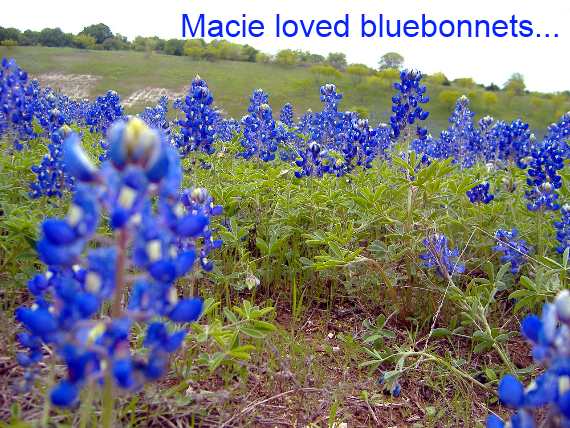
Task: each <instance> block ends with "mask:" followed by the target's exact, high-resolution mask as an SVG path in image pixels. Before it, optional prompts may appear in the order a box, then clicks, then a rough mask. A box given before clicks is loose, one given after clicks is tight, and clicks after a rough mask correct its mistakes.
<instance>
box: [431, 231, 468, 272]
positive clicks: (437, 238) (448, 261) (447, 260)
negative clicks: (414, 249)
mask: <svg viewBox="0 0 570 428" xmlns="http://www.w3.org/2000/svg"><path fill="white" fill-rule="evenodd" d="M424 246H425V247H426V249H427V252H425V253H423V254H421V255H420V259H422V260H423V261H424V263H423V265H424V267H426V268H436V272H437V274H438V275H439V276H441V277H442V278H445V279H449V278H451V277H452V276H453V275H455V274H457V273H463V272H464V271H465V265H463V264H462V263H460V262H459V250H458V249H457V248H454V249H453V250H450V249H449V244H448V242H447V237H446V236H445V235H443V234H441V233H436V234H434V235H432V236H430V237H428V238H426V239H425V240H424Z"/></svg>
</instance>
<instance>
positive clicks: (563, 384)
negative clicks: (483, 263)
mask: <svg viewBox="0 0 570 428" xmlns="http://www.w3.org/2000/svg"><path fill="white" fill-rule="evenodd" d="M521 332H522V335H523V336H524V337H525V338H526V339H527V340H528V341H529V342H530V343H531V345H532V355H533V358H534V360H535V362H537V363H538V364H540V365H542V366H543V367H544V369H545V371H544V372H543V373H542V374H541V375H539V376H538V377H537V378H536V379H534V381H533V382H532V383H531V384H530V385H529V386H528V387H526V388H525V387H524V386H523V384H522V383H521V382H520V381H519V380H518V379H517V378H516V377H515V376H513V375H511V374H508V375H506V376H504V377H503V378H502V379H501V381H500V383H499V389H498V393H499V399H500V401H501V402H502V403H503V404H504V405H506V406H507V407H509V408H512V409H515V410H516V413H515V414H514V415H513V417H512V418H511V419H510V421H509V422H510V424H509V425H507V424H506V423H505V422H504V421H503V420H501V419H500V418H499V417H497V416H495V415H491V416H489V417H488V419H487V427H489V428H495V427H507V426H512V427H533V426H536V421H535V416H534V414H533V411H534V410H535V409H538V408H542V407H548V408H549V411H548V416H547V417H548V418H549V419H548V420H549V422H550V425H548V426H568V425H569V424H570V360H569V355H570V292H568V290H563V291H561V292H560V293H559V294H558V296H557V297H556V299H555V301H554V303H546V304H545V305H544V306H543V310H542V316H541V317H538V316H536V315H528V316H527V317H526V318H524V319H523V321H522V323H521Z"/></svg>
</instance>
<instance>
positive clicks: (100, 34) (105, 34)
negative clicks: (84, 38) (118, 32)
mask: <svg viewBox="0 0 570 428" xmlns="http://www.w3.org/2000/svg"><path fill="white" fill-rule="evenodd" d="M79 34H87V35H88V36H91V37H93V38H94V39H95V41H96V42H97V43H98V44H102V43H103V42H104V41H105V40H107V39H110V38H111V37H113V33H112V32H111V29H110V28H109V27H108V26H107V25H105V24H103V23H99V24H94V25H90V26H88V27H85V28H84V29H83V31H81V33H79Z"/></svg>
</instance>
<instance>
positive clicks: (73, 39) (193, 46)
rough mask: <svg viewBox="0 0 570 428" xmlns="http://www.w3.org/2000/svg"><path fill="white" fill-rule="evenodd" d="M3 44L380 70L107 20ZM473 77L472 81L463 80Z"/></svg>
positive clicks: (396, 64)
mask: <svg viewBox="0 0 570 428" xmlns="http://www.w3.org/2000/svg"><path fill="white" fill-rule="evenodd" d="M0 45H1V46H47V47H72V48H77V49H93V50H135V51H140V52H149V53H150V52H157V53H162V54H166V55H176V56H187V57H190V58H192V59H197V60H208V61H216V60H230V61H246V62H260V63H274V64H279V65H282V66H307V67H311V69H312V71H313V72H315V73H316V74H324V75H327V74H328V75H334V74H335V73H337V72H346V73H348V74H349V75H352V76H354V78H355V79H359V78H362V77H365V76H373V75H375V73H376V72H377V70H375V69H373V68H371V67H369V66H367V65H364V64H348V63H347V60H346V55H345V54H343V53H341V52H331V53H329V54H328V55H327V56H326V57H325V56H323V55H319V54H315V53H311V52H308V51H302V50H293V49H283V50H280V51H279V52H277V53H276V54H275V55H268V54H267V53H264V52H261V51H259V50H257V49H255V48H254V47H252V46H250V45H241V44H237V43H232V42H228V41H227V40H214V41H211V42H206V41H205V40H203V39H189V40H180V39H168V40H165V39H161V38H160V37H156V36H154V37H141V36H138V37H136V38H135V39H134V40H132V41H129V40H128V39H127V38H126V37H125V36H122V35H121V34H119V33H113V32H112V31H111V28H109V26H107V25H106V24H103V23H99V24H94V25H89V26H87V27H85V28H84V29H83V30H82V31H81V32H79V33H78V34H72V33H65V32H63V31H62V30H61V29H60V28H44V29H43V30H41V31H32V30H25V31H20V30H18V29H17V28H4V27H0ZM403 64H404V57H403V56H402V55H400V54H399V53H397V52H388V53H386V54H384V55H383V56H382V57H381V58H380V60H379V62H378V70H379V71H383V70H400V69H401V68H402V67H403ZM432 77H434V79H435V80H438V83H440V84H442V85H444V86H449V85H451V83H452V82H450V81H449V80H448V79H447V77H445V75H443V73H436V74H435V75H434V76H432ZM463 80H470V82H462V81H463ZM453 83H458V84H459V85H460V86H463V84H464V83H468V84H469V85H467V86H470V85H471V84H474V82H473V81H472V79H469V78H464V79H456V80H454V81H453ZM484 88H485V89H486V90H487V91H498V90H500V89H501V88H500V87H499V86H497V85H495V84H491V85H488V86H486V87H484ZM503 89H505V90H508V91H512V92H514V93H516V94H523V93H525V92H526V87H525V84H524V78H523V76H522V75H521V74H520V73H514V74H513V76H512V77H511V78H510V79H509V80H508V81H507V82H506V83H505V84H504V85H503Z"/></svg>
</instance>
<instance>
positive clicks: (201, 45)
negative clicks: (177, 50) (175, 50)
mask: <svg viewBox="0 0 570 428" xmlns="http://www.w3.org/2000/svg"><path fill="white" fill-rule="evenodd" d="M205 54H206V43H205V42H204V40H202V39H189V40H186V42H184V55H185V56H189V57H190V58H193V59H203V58H204V57H205Z"/></svg>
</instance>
